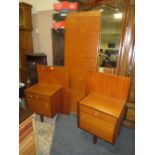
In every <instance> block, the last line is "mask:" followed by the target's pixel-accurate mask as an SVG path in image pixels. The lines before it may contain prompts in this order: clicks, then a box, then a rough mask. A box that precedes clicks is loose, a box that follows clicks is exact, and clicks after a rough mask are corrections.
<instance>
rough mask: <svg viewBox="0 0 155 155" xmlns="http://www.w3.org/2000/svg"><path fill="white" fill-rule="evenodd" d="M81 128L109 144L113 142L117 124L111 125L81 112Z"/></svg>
mask: <svg viewBox="0 0 155 155" xmlns="http://www.w3.org/2000/svg"><path fill="white" fill-rule="evenodd" d="M79 118H80V122H79V126H80V127H81V128H83V129H85V130H86V131H89V132H90V133H92V134H94V135H96V136H98V137H101V138H103V139H106V140H107V141H109V142H112V141H113V133H114V130H115V124H110V123H108V122H107V121H104V120H103V119H99V118H97V117H94V116H92V115H89V114H87V113H84V112H80V117H79Z"/></svg>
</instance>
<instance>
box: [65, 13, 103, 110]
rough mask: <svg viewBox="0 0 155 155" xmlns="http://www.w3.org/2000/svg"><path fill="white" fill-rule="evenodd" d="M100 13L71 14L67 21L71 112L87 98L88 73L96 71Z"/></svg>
mask: <svg viewBox="0 0 155 155" xmlns="http://www.w3.org/2000/svg"><path fill="white" fill-rule="evenodd" d="M100 17H101V13H100V11H87V12H76V13H69V14H68V15H67V17H66V20H65V62H64V64H65V66H67V67H68V69H69V79H70V89H71V94H70V110H71V111H73V112H77V103H78V102H79V101H80V100H81V99H82V98H83V97H84V96H85V80H86V71H88V70H91V71H96V68H97V55H98V54H97V53H98V45H99V35H100Z"/></svg>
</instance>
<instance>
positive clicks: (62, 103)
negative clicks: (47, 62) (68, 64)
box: [25, 65, 69, 121]
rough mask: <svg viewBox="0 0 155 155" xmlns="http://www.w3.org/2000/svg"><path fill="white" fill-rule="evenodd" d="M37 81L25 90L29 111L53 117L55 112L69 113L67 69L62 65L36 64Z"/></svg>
mask: <svg viewBox="0 0 155 155" xmlns="http://www.w3.org/2000/svg"><path fill="white" fill-rule="evenodd" d="M38 79H39V82H38V83H37V84H35V85H33V86H31V87H30V88H27V89H26V90H25V96H26V103H27V107H28V109H29V110H30V111H33V112H36V113H38V114H40V116H41V120H42V121H43V116H44V115H45V116H49V117H53V116H55V114H57V113H65V114H68V113H69V82H68V71H67V69H66V68H64V67H50V66H44V65H38Z"/></svg>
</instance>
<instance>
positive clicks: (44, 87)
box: [25, 83, 62, 96]
mask: <svg viewBox="0 0 155 155" xmlns="http://www.w3.org/2000/svg"><path fill="white" fill-rule="evenodd" d="M61 88H62V86H61V85H49V84H42V83H37V84H35V85H33V86H32V87H30V88H27V89H26V90H25V92H30V93H38V94H41V95H47V96H51V95H53V94H54V93H55V92H57V91H58V90H60V89H61Z"/></svg>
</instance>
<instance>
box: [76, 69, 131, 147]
mask: <svg viewBox="0 0 155 155" xmlns="http://www.w3.org/2000/svg"><path fill="white" fill-rule="evenodd" d="M129 84H130V78H129V77H122V76H117V75H112V74H105V73H97V72H88V73H87V83H86V97H85V98H83V99H82V100H81V101H80V102H79V104H78V126H79V127H80V128H81V129H84V130H86V131H88V132H90V133H92V134H93V137H94V138H93V140H94V143H96V141H97V137H99V138H102V139H104V140H106V141H108V142H110V143H112V144H114V142H115V140H116V137H117V135H118V133H119V132H120V126H121V121H122V118H123V116H124V113H125V103H126V100H127V97H128V92H129Z"/></svg>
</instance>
